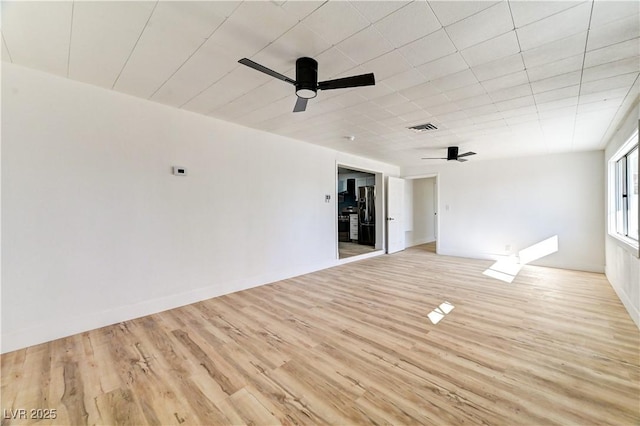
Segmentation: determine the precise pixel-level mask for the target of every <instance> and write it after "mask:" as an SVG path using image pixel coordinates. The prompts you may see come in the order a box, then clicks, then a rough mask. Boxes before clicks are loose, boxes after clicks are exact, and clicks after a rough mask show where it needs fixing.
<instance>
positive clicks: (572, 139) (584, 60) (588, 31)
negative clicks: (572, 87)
mask: <svg viewBox="0 0 640 426" xmlns="http://www.w3.org/2000/svg"><path fill="white" fill-rule="evenodd" d="M594 3H595V0H591V10H590V11H589V23H588V24H587V36H586V37H585V40H584V52H583V55H582V67H581V68H580V82H579V83H578V104H580V94H581V93H582V78H583V76H584V64H585V62H586V60H587V46H588V45H589V33H590V32H591V31H590V30H591V20H592V19H593V6H594ZM577 114H578V110H577V108H576V114H575V115H574V117H573V130H572V132H571V150H572V151H573V150H574V147H575V144H576V124H577V122H578V120H577V119H576V115H577Z"/></svg>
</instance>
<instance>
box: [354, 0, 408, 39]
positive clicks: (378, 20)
mask: <svg viewBox="0 0 640 426" xmlns="http://www.w3.org/2000/svg"><path fill="white" fill-rule="evenodd" d="M351 3H353V0H350V1H349V4H351ZM411 3H412V1H409V2H407V4H405V5H404V6H401V7H399V8H398V9H396V10H393V11H391V12H389V13H387V14H386V15H384V16H383V17H382V18H380V19H377V20H375V21H371V20H369V19H368V18H367V17H366V16H364V14H363V13H362V12H360V9H358V8H357V7H355V6H353V5H351V6H352V7H353V8H354V9H355V11H356V13H357V14H358V15H360V17H361V18H362V19H364V20H365V21H367V22H369V24H375V23H377V22H380V21H382V20H383V19H385V18H387V17H388V16H391V15H393V14H394V13H396V12H398V11H400V10H402V9H404V8H405V7H407V6H409V5H410V4H411ZM347 38H348V37H347ZM387 41H388V40H387Z"/></svg>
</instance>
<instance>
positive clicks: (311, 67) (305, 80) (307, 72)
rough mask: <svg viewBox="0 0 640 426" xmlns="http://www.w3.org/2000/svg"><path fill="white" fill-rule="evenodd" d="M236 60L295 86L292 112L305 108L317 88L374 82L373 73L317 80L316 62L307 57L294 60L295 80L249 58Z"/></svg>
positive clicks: (343, 87)
mask: <svg viewBox="0 0 640 426" xmlns="http://www.w3.org/2000/svg"><path fill="white" fill-rule="evenodd" d="M238 62H240V63H241V64H242V65H246V66H248V67H249V68H253V69H254V70H257V71H260V72H263V73H265V74H267V75H270V76H271V77H275V78H277V79H279V80H282V81H286V82H287V83H290V84H293V85H294V86H295V87H296V95H297V96H298V100H297V101H296V105H295V107H294V108H293V112H300V111H304V110H305V109H307V101H308V100H309V99H312V98H315V97H316V95H317V92H318V90H332V89H346V88H348V87H358V86H373V85H375V84H376V80H375V77H374V76H373V73H369V74H362V75H354V76H352V77H344V78H337V79H335V80H327V81H320V82H318V62H317V61H316V60H315V59H312V58H307V57H302V58H298V59H297V60H296V79H295V80H292V79H290V78H289V77H287V76H286V75H282V74H280V73H278V72H275V71H273V70H271V69H269V68H267V67H265V66H263V65H260V64H259V63H257V62H253V61H252V60H251V59H247V58H242V59H240V60H239V61H238Z"/></svg>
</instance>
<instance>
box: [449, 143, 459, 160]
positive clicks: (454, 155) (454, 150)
mask: <svg viewBox="0 0 640 426" xmlns="http://www.w3.org/2000/svg"><path fill="white" fill-rule="evenodd" d="M457 159H458V147H457V146H450V147H448V148H447V161H451V160H457Z"/></svg>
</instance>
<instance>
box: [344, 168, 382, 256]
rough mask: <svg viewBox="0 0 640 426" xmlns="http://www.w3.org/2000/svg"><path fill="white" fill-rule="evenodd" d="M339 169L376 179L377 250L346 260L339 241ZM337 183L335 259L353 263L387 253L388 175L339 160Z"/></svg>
mask: <svg viewBox="0 0 640 426" xmlns="http://www.w3.org/2000/svg"><path fill="white" fill-rule="evenodd" d="M338 168H342V169H349V170H353V171H356V172H364V173H370V174H372V175H374V176H375V179H376V200H375V208H376V245H375V250H374V251H373V252H372V253H369V254H361V255H358V256H352V257H348V258H345V259H340V252H339V241H338V215H337V212H338ZM334 176H335V182H334V186H333V187H334V200H335V209H334V210H333V212H334V221H335V230H334V231H335V232H334V233H333V234H334V238H335V242H336V245H335V247H336V251H335V258H336V259H337V261H338V264H342V263H348V262H352V261H354V260H361V259H364V258H367V257H372V256H378V255H380V254H384V253H385V248H386V240H385V235H386V232H387V227H386V223H385V222H386V221H385V217H386V203H385V202H384V200H385V197H386V194H385V177H386V175H385V174H384V173H383V172H381V171H378V170H372V169H369V168H367V167H363V166H358V165H354V164H350V163H348V162H344V161H339V160H337V161H336V163H335V174H334Z"/></svg>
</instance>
